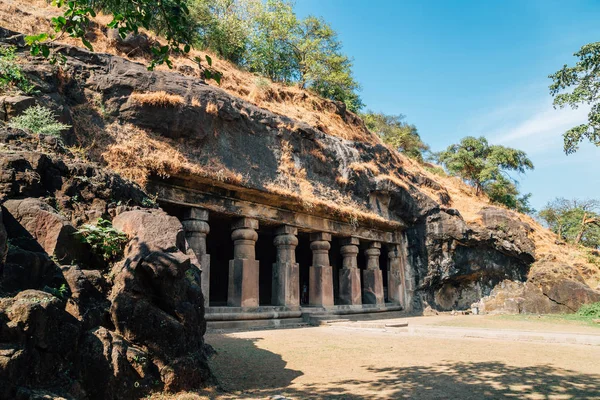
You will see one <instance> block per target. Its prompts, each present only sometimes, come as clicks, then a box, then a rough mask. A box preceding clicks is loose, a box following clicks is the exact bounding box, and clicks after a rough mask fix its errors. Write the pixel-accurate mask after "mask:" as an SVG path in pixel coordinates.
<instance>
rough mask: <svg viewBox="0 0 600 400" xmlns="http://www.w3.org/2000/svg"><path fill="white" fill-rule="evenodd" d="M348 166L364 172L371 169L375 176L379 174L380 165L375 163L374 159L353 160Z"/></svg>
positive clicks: (355, 170)
mask: <svg viewBox="0 0 600 400" xmlns="http://www.w3.org/2000/svg"><path fill="white" fill-rule="evenodd" d="M348 168H350V169H351V170H352V171H354V172H362V173H364V172H367V171H370V172H371V173H372V174H373V175H375V176H377V175H378V174H379V167H378V166H377V164H375V162H374V161H369V162H353V163H351V164H350V165H348Z"/></svg>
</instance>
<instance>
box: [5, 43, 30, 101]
mask: <svg viewBox="0 0 600 400" xmlns="http://www.w3.org/2000/svg"><path fill="white" fill-rule="evenodd" d="M15 88H16V89H18V90H20V91H22V92H24V93H25V94H32V93H34V92H35V90H34V86H33V85H32V84H31V82H30V81H29V79H27V77H26V76H25V75H24V74H23V71H22V69H21V66H20V65H19V64H18V63H17V56H16V55H15V48H14V47H0V92H7V91H10V90H14V89H15Z"/></svg>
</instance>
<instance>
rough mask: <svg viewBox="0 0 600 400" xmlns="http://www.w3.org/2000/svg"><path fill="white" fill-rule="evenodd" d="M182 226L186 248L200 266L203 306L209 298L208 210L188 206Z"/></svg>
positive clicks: (206, 305)
mask: <svg viewBox="0 0 600 400" xmlns="http://www.w3.org/2000/svg"><path fill="white" fill-rule="evenodd" d="M182 224H183V228H184V230H185V238H186V241H187V244H188V249H189V250H191V251H192V252H193V253H194V254H195V255H196V258H197V259H198V262H199V263H200V268H201V271H202V273H201V276H200V285H201V287H202V295H203V296H204V307H208V304H209V299H210V255H209V254H207V250H206V235H208V233H209V232H210V226H209V225H208V210H205V209H203V208H197V207H190V208H188V209H186V210H185V212H184V216H183V221H182Z"/></svg>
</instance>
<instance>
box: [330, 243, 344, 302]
mask: <svg viewBox="0 0 600 400" xmlns="http://www.w3.org/2000/svg"><path fill="white" fill-rule="evenodd" d="M340 241H341V238H338V237H335V236H334V237H332V238H331V249H330V250H329V263H330V265H331V269H332V272H333V303H334V305H339V304H341V303H340V268H342V260H343V258H342V253H341V251H340V248H341V244H340Z"/></svg>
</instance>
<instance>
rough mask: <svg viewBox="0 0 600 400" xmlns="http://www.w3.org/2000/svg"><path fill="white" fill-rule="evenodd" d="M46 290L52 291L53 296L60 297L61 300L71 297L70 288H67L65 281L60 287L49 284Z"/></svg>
mask: <svg viewBox="0 0 600 400" xmlns="http://www.w3.org/2000/svg"><path fill="white" fill-rule="evenodd" d="M44 291H45V292H47V293H50V294H51V295H53V296H56V297H58V298H59V299H61V300H64V299H66V298H67V297H69V289H68V288H67V285H65V284H64V283H63V284H62V285H60V287H59V288H58V289H57V288H53V287H49V286H45V287H44Z"/></svg>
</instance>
